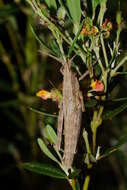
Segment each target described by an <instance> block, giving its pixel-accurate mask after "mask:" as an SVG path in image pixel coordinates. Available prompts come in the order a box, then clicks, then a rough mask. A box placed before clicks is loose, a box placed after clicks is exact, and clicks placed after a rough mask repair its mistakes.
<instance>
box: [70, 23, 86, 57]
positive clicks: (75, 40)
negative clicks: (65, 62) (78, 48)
mask: <svg viewBox="0 0 127 190" xmlns="http://www.w3.org/2000/svg"><path fill="white" fill-rule="evenodd" d="M83 23H84V20H83V21H82V23H81V25H80V27H79V30H78V32H77V34H76V36H75V37H74V39H73V43H72V46H71V47H70V49H69V52H68V57H69V56H70V55H71V53H72V51H73V49H74V46H75V43H76V42H77V40H78V37H79V35H80V31H81V29H82V26H83Z"/></svg>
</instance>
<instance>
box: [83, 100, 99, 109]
mask: <svg viewBox="0 0 127 190" xmlns="http://www.w3.org/2000/svg"><path fill="white" fill-rule="evenodd" d="M96 104H97V100H95V99H91V100H88V101H86V102H85V107H87V108H91V107H95V106H96Z"/></svg>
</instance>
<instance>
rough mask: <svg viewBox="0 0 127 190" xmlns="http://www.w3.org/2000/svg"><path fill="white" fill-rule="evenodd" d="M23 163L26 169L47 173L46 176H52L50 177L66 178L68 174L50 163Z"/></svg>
mask: <svg viewBox="0 0 127 190" xmlns="http://www.w3.org/2000/svg"><path fill="white" fill-rule="evenodd" d="M23 165H24V168H25V169H26V170H29V171H32V172H34V173H37V174H42V175H46V176H50V177H54V178H58V179H65V178H66V174H65V173H64V172H63V171H61V170H60V169H59V168H56V167H54V166H52V165H49V164H40V163H29V162H26V163H24V164H23Z"/></svg>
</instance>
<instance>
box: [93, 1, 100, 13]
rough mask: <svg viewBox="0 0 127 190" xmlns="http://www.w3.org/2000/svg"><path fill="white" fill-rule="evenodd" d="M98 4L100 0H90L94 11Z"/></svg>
mask: <svg viewBox="0 0 127 190" xmlns="http://www.w3.org/2000/svg"><path fill="white" fill-rule="evenodd" d="M99 4H100V0H92V8H93V10H94V11H95V9H96V7H97V6H98V5H99Z"/></svg>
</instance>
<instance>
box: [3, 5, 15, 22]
mask: <svg viewBox="0 0 127 190" xmlns="http://www.w3.org/2000/svg"><path fill="white" fill-rule="evenodd" d="M16 12H18V7H16V5H15V4H14V3H12V4H7V5H4V6H3V7H1V8H0V21H2V19H5V18H8V17H9V16H10V15H12V14H14V13H16Z"/></svg>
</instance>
